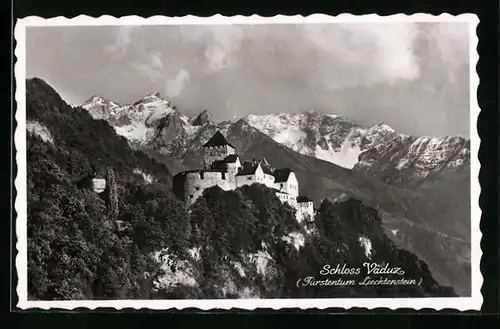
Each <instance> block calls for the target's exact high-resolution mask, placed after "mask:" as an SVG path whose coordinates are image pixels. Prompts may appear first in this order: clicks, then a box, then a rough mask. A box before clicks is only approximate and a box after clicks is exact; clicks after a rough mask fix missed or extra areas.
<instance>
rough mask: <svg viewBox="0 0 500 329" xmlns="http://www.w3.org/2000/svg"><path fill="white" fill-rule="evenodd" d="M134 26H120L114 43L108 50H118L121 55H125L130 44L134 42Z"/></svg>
mask: <svg viewBox="0 0 500 329" xmlns="http://www.w3.org/2000/svg"><path fill="white" fill-rule="evenodd" d="M133 29H134V27H133V26H120V27H119V28H118V31H117V33H116V37H115V41H114V43H113V44H111V45H109V46H108V47H106V50H107V51H108V52H117V53H118V54H119V56H120V57H123V56H125V53H126V52H127V49H128V47H129V45H130V44H131V43H132V31H133Z"/></svg>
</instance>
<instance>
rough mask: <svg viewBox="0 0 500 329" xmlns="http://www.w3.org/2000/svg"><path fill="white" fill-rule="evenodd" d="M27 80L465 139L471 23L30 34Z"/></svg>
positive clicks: (71, 93) (115, 95) (112, 95)
mask: <svg viewBox="0 0 500 329" xmlns="http://www.w3.org/2000/svg"><path fill="white" fill-rule="evenodd" d="M26 42H27V45H26V47H27V49H26V50H27V76H28V77H39V78H42V79H44V80H46V81H47V82H48V83H49V84H50V85H52V86H53V87H54V88H55V89H56V90H57V91H58V92H59V93H60V94H61V96H62V97H63V98H64V99H65V100H66V101H67V102H69V103H70V104H73V105H79V104H82V103H83V102H85V101H86V100H87V99H89V98H90V97H91V96H93V95H100V96H103V97H104V98H107V99H110V100H114V101H118V102H120V103H124V104H126V103H133V102H135V101H137V100H139V99H140V98H142V97H143V96H144V95H146V94H147V93H150V92H160V94H161V95H162V97H164V98H166V99H169V100H171V101H172V102H173V103H174V104H176V105H177V107H178V108H179V109H180V110H181V111H182V112H184V113H185V114H188V115H196V114H197V113H199V112H200V111H201V110H203V109H208V110H209V111H210V112H211V113H212V117H213V119H216V120H219V119H231V118H234V117H242V116H245V115H246V114H249V113H252V114H260V113H282V112H302V111H309V110H315V111H320V112H328V113H332V114H339V115H344V116H347V117H349V118H351V119H353V120H354V121H357V122H359V123H361V124H372V123H376V122H379V121H384V122H385V123H387V124H389V125H391V126H393V127H394V128H395V129H397V130H399V131H401V132H405V133H409V134H415V135H433V136H444V135H463V136H468V135H469V44H468V42H469V38H468V26H467V24H466V23H441V24H437V23H413V24H410V23H343V24H338V23H336V24H334V23H332V24H308V25H306V24H301V25H292V24H285V25H219V26H214V25H182V26H173V25H170V26H168V25H167V26H141V27H139V26H136V27H117V26H105V27H103V26H101V27H98V26H87V27H30V28H28V31H27V34H26Z"/></svg>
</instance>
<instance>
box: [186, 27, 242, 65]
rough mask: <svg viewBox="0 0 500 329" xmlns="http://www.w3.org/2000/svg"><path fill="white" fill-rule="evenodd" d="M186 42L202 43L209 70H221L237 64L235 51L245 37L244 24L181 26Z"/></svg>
mask: <svg viewBox="0 0 500 329" xmlns="http://www.w3.org/2000/svg"><path fill="white" fill-rule="evenodd" d="M179 31H180V33H181V36H182V39H183V41H184V42H188V43H191V44H201V45H202V47H203V48H204V59H205V63H206V69H207V70H208V71H215V72H216V71H219V70H222V69H224V68H227V67H229V66H231V65H233V64H235V60H236V58H235V56H234V53H235V52H236V51H237V50H238V48H239V46H240V43H241V41H242V39H243V38H244V37H245V35H244V33H243V26H241V25H240V26H235V25H230V26H225V25H220V26H214V25H207V26H189V25H185V26H181V27H180V29H179Z"/></svg>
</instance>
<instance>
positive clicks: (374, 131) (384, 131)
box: [82, 93, 470, 187]
mask: <svg viewBox="0 0 500 329" xmlns="http://www.w3.org/2000/svg"><path fill="white" fill-rule="evenodd" d="M82 107H83V108H85V109H87V110H88V111H89V113H90V114H91V115H92V116H93V117H94V118H95V119H104V120H106V121H108V122H109V123H110V124H111V125H112V126H113V127H115V129H116V131H117V133H118V134H119V135H122V136H124V137H126V138H127V139H128V140H129V141H130V142H131V143H132V144H134V145H139V146H142V147H145V148H152V149H154V150H155V151H158V152H159V153H161V154H164V155H169V156H174V157H176V158H178V159H179V158H180V159H182V158H183V157H184V155H185V153H186V152H190V151H193V148H194V149H196V148H197V147H199V144H200V143H203V142H205V141H206V139H208V138H209V137H210V135H211V134H213V132H215V131H216V130H221V131H222V132H226V131H227V129H228V128H229V127H230V125H231V124H234V123H236V121H219V122H217V121H212V120H211V115H210V113H209V112H208V111H207V110H204V111H202V112H201V113H200V114H199V115H197V116H196V117H189V116H186V115H183V114H181V112H180V111H179V110H178V109H177V108H176V107H175V106H174V105H172V104H171V103H170V102H169V101H167V100H165V99H163V98H161V97H160V95H159V94H158V93H152V94H148V95H146V96H145V97H144V98H143V99H141V100H139V101H137V102H136V103H134V104H132V105H120V104H118V103H116V102H112V101H108V100H105V99H103V98H102V97H96V96H94V97H92V98H91V99H89V100H88V101H87V102H86V103H85V104H83V105H82ZM240 120H243V121H245V122H246V123H248V124H249V125H250V126H252V127H254V128H256V129H257V130H259V131H260V132H262V133H264V134H266V135H268V136H269V137H271V138H272V139H273V140H274V141H276V142H278V143H280V144H282V145H284V146H286V147H288V148H290V149H292V150H294V151H296V152H298V153H301V154H304V155H307V156H311V157H315V158H317V159H320V160H324V161H327V162H331V163H334V164H336V165H339V166H341V167H344V168H348V169H352V170H354V171H356V172H359V173H363V174H367V175H370V176H374V177H377V178H378V179H379V180H381V181H383V182H385V183H388V184H391V185H395V186H398V187H413V186H418V185H420V184H421V183H422V182H423V181H425V180H426V179H427V177H429V176H432V175H434V174H436V173H439V172H441V171H448V170H452V171H460V170H463V168H467V167H468V166H469V165H470V140H468V139H465V138H463V137H453V136H452V137H442V138H438V137H425V136H424V137H416V136H410V135H407V134H403V133H399V132H397V131H395V130H394V129H393V128H392V127H390V126H388V125H387V124H384V123H383V122H379V123H377V124H375V125H373V126H370V127H364V126H361V125H358V124H356V123H354V122H353V121H351V120H348V119H347V118H345V117H342V116H337V115H332V114H324V113H318V112H314V111H309V112H304V113H287V114H268V115H248V116H246V117H244V118H242V119H240ZM198 141H199V142H198ZM179 167H182V166H181V165H180V166H179Z"/></svg>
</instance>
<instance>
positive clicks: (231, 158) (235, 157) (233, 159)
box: [224, 154, 238, 163]
mask: <svg viewBox="0 0 500 329" xmlns="http://www.w3.org/2000/svg"><path fill="white" fill-rule="evenodd" d="M236 160H238V155H237V154H229V155H228V156H227V157H226V158H225V159H224V162H226V163H235V162H236Z"/></svg>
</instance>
